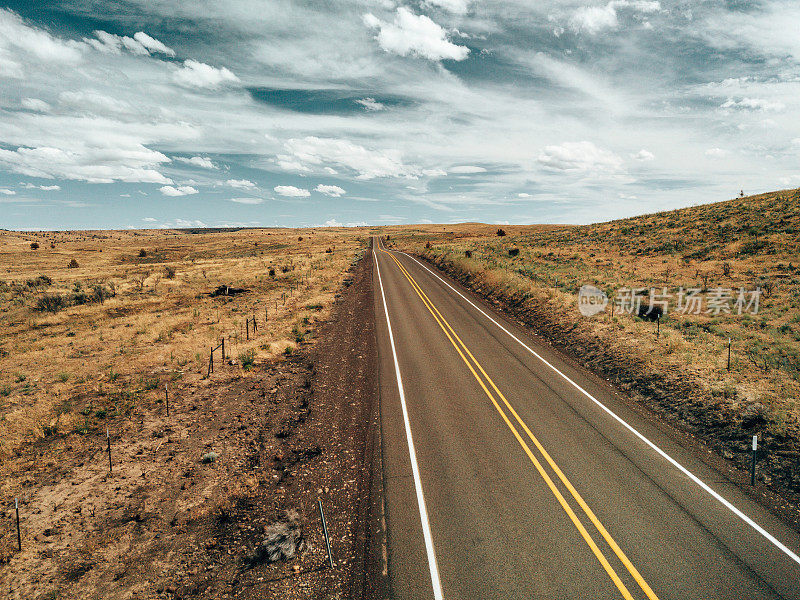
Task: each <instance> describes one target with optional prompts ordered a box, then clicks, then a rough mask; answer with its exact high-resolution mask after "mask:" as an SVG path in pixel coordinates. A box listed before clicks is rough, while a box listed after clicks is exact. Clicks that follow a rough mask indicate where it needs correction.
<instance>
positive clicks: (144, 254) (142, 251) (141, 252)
mask: <svg viewBox="0 0 800 600" xmlns="http://www.w3.org/2000/svg"><path fill="white" fill-rule="evenodd" d="M145 256H147V250H145V249H144V248H142V249H141V250H139V258H144V257H145Z"/></svg>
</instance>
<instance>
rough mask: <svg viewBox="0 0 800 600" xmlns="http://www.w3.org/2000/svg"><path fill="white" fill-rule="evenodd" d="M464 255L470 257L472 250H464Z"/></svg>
mask: <svg viewBox="0 0 800 600" xmlns="http://www.w3.org/2000/svg"><path fill="white" fill-rule="evenodd" d="M464 256H466V257H467V258H472V250H465V251H464Z"/></svg>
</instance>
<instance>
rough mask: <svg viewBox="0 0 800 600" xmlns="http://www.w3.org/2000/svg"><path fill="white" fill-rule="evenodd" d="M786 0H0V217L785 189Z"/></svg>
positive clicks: (348, 209)
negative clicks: (0, 2)
mask: <svg viewBox="0 0 800 600" xmlns="http://www.w3.org/2000/svg"><path fill="white" fill-rule="evenodd" d="M798 30H800V4H798V3H797V2H794V1H788V0H761V1H758V0H755V1H752V0H748V1H744V0H727V1H723V0H713V1H712V0H684V1H673V2H667V1H655V0H604V1H592V0H577V1H572V0H564V1H554V0H541V1H537V2H530V1H529V0H524V1H523V0H507V1H504V2H499V1H470V0H420V1H407V2H394V1H392V0H337V2H314V1H311V0H307V1H299V0H267V1H265V0H226V1H219V0H215V1H212V0H198V1H194V2H182V1H180V0H115V1H105V0H37V1H36V2H30V1H29V0H28V1H26V2H11V3H6V4H5V5H3V7H2V8H0V227H3V228H11V229H72V228H126V227H133V228H140V227H181V226H202V225H208V226H276V225H278V226H319V225H323V224H362V223H369V224H402V223H424V222H436V223H452V222H462V221H483V222H495V223H504V222H511V223H553V222H560V223H586V222H596V221H603V220H607V219H611V218H616V217H622V216H628V215H634V214H641V213H644V212H652V211H656V210H662V209H669V208H676V207H681V206H688V205H692V204H698V203H703V202H712V201H717V200H723V199H726V198H730V197H733V196H734V195H736V194H737V193H738V192H739V190H740V189H742V190H744V191H745V193H756V192H760V191H767V190H773V189H779V188H787V187H797V186H800V169H798V167H799V166H800V165H798V155H800V119H799V118H798V114H799V113H798V108H800V65H799V61H800V37H798V35H797V32H798Z"/></svg>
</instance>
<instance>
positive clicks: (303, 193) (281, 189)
mask: <svg viewBox="0 0 800 600" xmlns="http://www.w3.org/2000/svg"><path fill="white" fill-rule="evenodd" d="M274 189H275V193H276V194H280V195H281V196H289V197H290V198H306V197H308V196H310V195H311V192H309V191H308V190H306V189H303V188H297V187H294V186H293V185H276V186H275V188H274Z"/></svg>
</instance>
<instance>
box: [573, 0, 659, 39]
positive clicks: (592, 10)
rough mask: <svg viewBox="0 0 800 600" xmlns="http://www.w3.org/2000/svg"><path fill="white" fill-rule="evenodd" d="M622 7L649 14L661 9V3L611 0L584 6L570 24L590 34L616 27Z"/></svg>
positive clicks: (575, 29) (647, 0)
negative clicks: (598, 4) (604, 3)
mask: <svg viewBox="0 0 800 600" xmlns="http://www.w3.org/2000/svg"><path fill="white" fill-rule="evenodd" d="M622 9H628V10H632V11H635V12H640V13H644V14H649V13H654V12H658V11H660V10H661V3H660V2H651V1H649V0H611V2H609V3H608V4H606V5H605V6H584V7H581V8H579V9H578V10H577V11H575V13H574V14H573V15H572V19H571V20H570V25H571V26H572V29H573V31H575V32H581V31H582V32H585V33H589V34H596V33H599V32H601V31H603V30H605V29H614V28H616V27H617V26H619V18H618V11H620V10H622ZM647 25H650V24H649V23H648V24H647ZM650 26H651V25H650ZM651 27H652V26H651Z"/></svg>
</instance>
